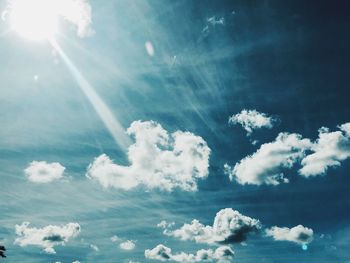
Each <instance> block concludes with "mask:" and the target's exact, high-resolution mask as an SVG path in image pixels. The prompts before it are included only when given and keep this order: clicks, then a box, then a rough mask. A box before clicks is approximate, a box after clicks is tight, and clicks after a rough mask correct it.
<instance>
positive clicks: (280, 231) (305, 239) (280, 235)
mask: <svg viewBox="0 0 350 263" xmlns="http://www.w3.org/2000/svg"><path fill="white" fill-rule="evenodd" d="M265 232H266V235H267V236H270V237H272V238H273V239H274V240H276V241H290V242H294V243H297V244H299V245H307V244H309V243H311V242H312V240H313V235H314V232H313V230H312V229H310V228H307V227H304V226H302V225H298V226H295V227H293V228H288V227H277V226H273V227H271V228H269V229H266V231H265Z"/></svg>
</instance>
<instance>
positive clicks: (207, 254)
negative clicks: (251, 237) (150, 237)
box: [145, 244, 234, 263]
mask: <svg viewBox="0 0 350 263" xmlns="http://www.w3.org/2000/svg"><path fill="white" fill-rule="evenodd" d="M233 256H234V252H233V250H232V249H231V248H230V247H227V246H221V247H218V248H217V249H216V250H212V249H207V250H206V249H201V250H199V251H197V252H196V254H187V253H184V252H181V253H177V254H173V253H172V250H171V248H168V247H166V246H164V245H162V244H160V245H158V246H156V247H155V248H153V249H151V250H150V249H147V250H145V257H146V258H147V259H153V260H159V261H173V262H213V261H215V262H221V263H224V262H231V259H232V258H233Z"/></svg>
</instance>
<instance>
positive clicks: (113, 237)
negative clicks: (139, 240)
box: [111, 235, 121, 242]
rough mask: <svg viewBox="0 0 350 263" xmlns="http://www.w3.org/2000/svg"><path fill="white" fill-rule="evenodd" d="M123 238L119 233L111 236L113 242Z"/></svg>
mask: <svg viewBox="0 0 350 263" xmlns="http://www.w3.org/2000/svg"><path fill="white" fill-rule="evenodd" d="M120 240H121V239H120V238H119V237H118V236H117V235H114V236H112V237H111V241H112V242H118V241H120Z"/></svg>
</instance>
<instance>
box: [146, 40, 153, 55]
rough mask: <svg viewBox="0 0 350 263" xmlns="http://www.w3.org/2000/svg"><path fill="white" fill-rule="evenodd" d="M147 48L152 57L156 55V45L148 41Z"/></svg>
mask: <svg viewBox="0 0 350 263" xmlns="http://www.w3.org/2000/svg"><path fill="white" fill-rule="evenodd" d="M145 48H146V51H147V54H148V55H149V56H150V57H153V56H154V47H153V45H152V43H151V42H150V41H147V42H146V43H145Z"/></svg>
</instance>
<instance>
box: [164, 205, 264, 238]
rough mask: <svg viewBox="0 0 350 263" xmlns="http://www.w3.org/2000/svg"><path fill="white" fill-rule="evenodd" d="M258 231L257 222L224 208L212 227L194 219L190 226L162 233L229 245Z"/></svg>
mask: <svg viewBox="0 0 350 263" xmlns="http://www.w3.org/2000/svg"><path fill="white" fill-rule="evenodd" d="M260 229H261V224H260V221H259V220H257V219H254V218H251V217H248V216H244V215H242V214H241V213H239V212H238V211H236V210H233V209H231V208H226V209H222V210H220V211H219V212H218V213H217V214H216V216H215V218H214V223H213V226H208V225H207V226H206V225H203V224H202V223H200V222H199V221H198V220H196V219H194V220H193V221H192V222H191V223H190V224H184V225H183V226H182V227H181V228H179V229H176V230H167V231H164V234H166V235H168V236H173V237H175V238H179V239H181V240H192V241H195V242H197V243H206V244H214V243H218V244H231V243H240V242H243V241H245V240H246V239H247V237H248V235H249V234H251V233H255V232H258V231H259V230H260Z"/></svg>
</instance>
